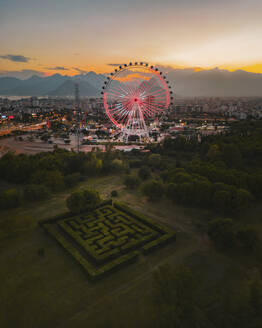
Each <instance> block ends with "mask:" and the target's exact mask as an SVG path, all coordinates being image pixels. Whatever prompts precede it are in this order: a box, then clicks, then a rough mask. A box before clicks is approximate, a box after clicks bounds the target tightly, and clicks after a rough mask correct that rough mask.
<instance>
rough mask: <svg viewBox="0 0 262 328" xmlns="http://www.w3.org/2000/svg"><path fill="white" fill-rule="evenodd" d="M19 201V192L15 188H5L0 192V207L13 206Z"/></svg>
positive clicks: (17, 204) (16, 205) (18, 203)
mask: <svg viewBox="0 0 262 328" xmlns="http://www.w3.org/2000/svg"><path fill="white" fill-rule="evenodd" d="M20 203H21V196H20V192H19V190H18V189H16V188H12V189H8V190H5V191H3V192H2V193H1V194H0V208H15V207H18V206H19V205H20Z"/></svg>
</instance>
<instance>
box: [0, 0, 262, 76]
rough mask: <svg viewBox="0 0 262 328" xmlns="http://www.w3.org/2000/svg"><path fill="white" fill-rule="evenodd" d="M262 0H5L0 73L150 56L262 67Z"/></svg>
mask: <svg viewBox="0 0 262 328" xmlns="http://www.w3.org/2000/svg"><path fill="white" fill-rule="evenodd" d="M261 13H262V1H261V0H249V1H246V0H227V1H226V0H220V1H215V0H183V1H182V0H180V1H178V0H162V1H157V0H140V1H138V0H132V1H131V0H130V1H128V0H96V1H91V0H75V1H73V0H71V1H69V0H52V1H51V0H44V1H40V0H0V74H1V75H5V74H10V73H13V74H14V75H15V74H16V73H17V72H18V73H19V72H23V71H25V72H26V71H32V74H33V73H37V74H40V75H41V74H43V75H51V74H54V73H60V74H66V75H75V74H79V73H81V72H86V71H90V70H94V71H96V72H98V73H104V72H109V71H111V70H112V69H113V68H114V65H115V64H122V63H126V62H127V63H128V62H129V61H134V60H138V61H147V62H150V63H154V64H159V65H163V66H171V67H177V68H188V67H193V68H195V69H196V70H197V69H211V68H214V67H219V68H221V69H228V70H237V69H243V70H246V71H250V72H255V73H262V42H261V36H262V20H261Z"/></svg>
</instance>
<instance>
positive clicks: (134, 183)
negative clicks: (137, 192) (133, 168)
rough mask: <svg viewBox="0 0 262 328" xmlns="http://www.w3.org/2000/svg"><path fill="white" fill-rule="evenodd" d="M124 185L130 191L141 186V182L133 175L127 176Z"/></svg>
mask: <svg viewBox="0 0 262 328" xmlns="http://www.w3.org/2000/svg"><path fill="white" fill-rule="evenodd" d="M124 184H125V186H126V187H127V188H129V189H135V188H137V187H138V186H139V184H140V181H139V179H138V178H137V177H135V176H132V175H127V176H126V177H125V180H124Z"/></svg>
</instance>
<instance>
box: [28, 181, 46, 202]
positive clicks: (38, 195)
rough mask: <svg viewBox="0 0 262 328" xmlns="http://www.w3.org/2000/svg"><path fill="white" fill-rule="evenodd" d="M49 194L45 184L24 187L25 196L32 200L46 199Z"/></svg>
mask: <svg viewBox="0 0 262 328" xmlns="http://www.w3.org/2000/svg"><path fill="white" fill-rule="evenodd" d="M48 195H49V189H48V188H47V187H46V186H44V185H34V184H31V185H27V186H25V188H24V198H25V200H27V201H30V202H34V201H38V200H42V199H46V198H47V197H48Z"/></svg>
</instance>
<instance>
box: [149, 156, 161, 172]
mask: <svg viewBox="0 0 262 328" xmlns="http://www.w3.org/2000/svg"><path fill="white" fill-rule="evenodd" d="M148 163H149V165H150V166H151V167H153V168H155V169H159V168H160V166H161V163H162V162H161V155H159V154H152V155H150V156H149V157H148Z"/></svg>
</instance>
